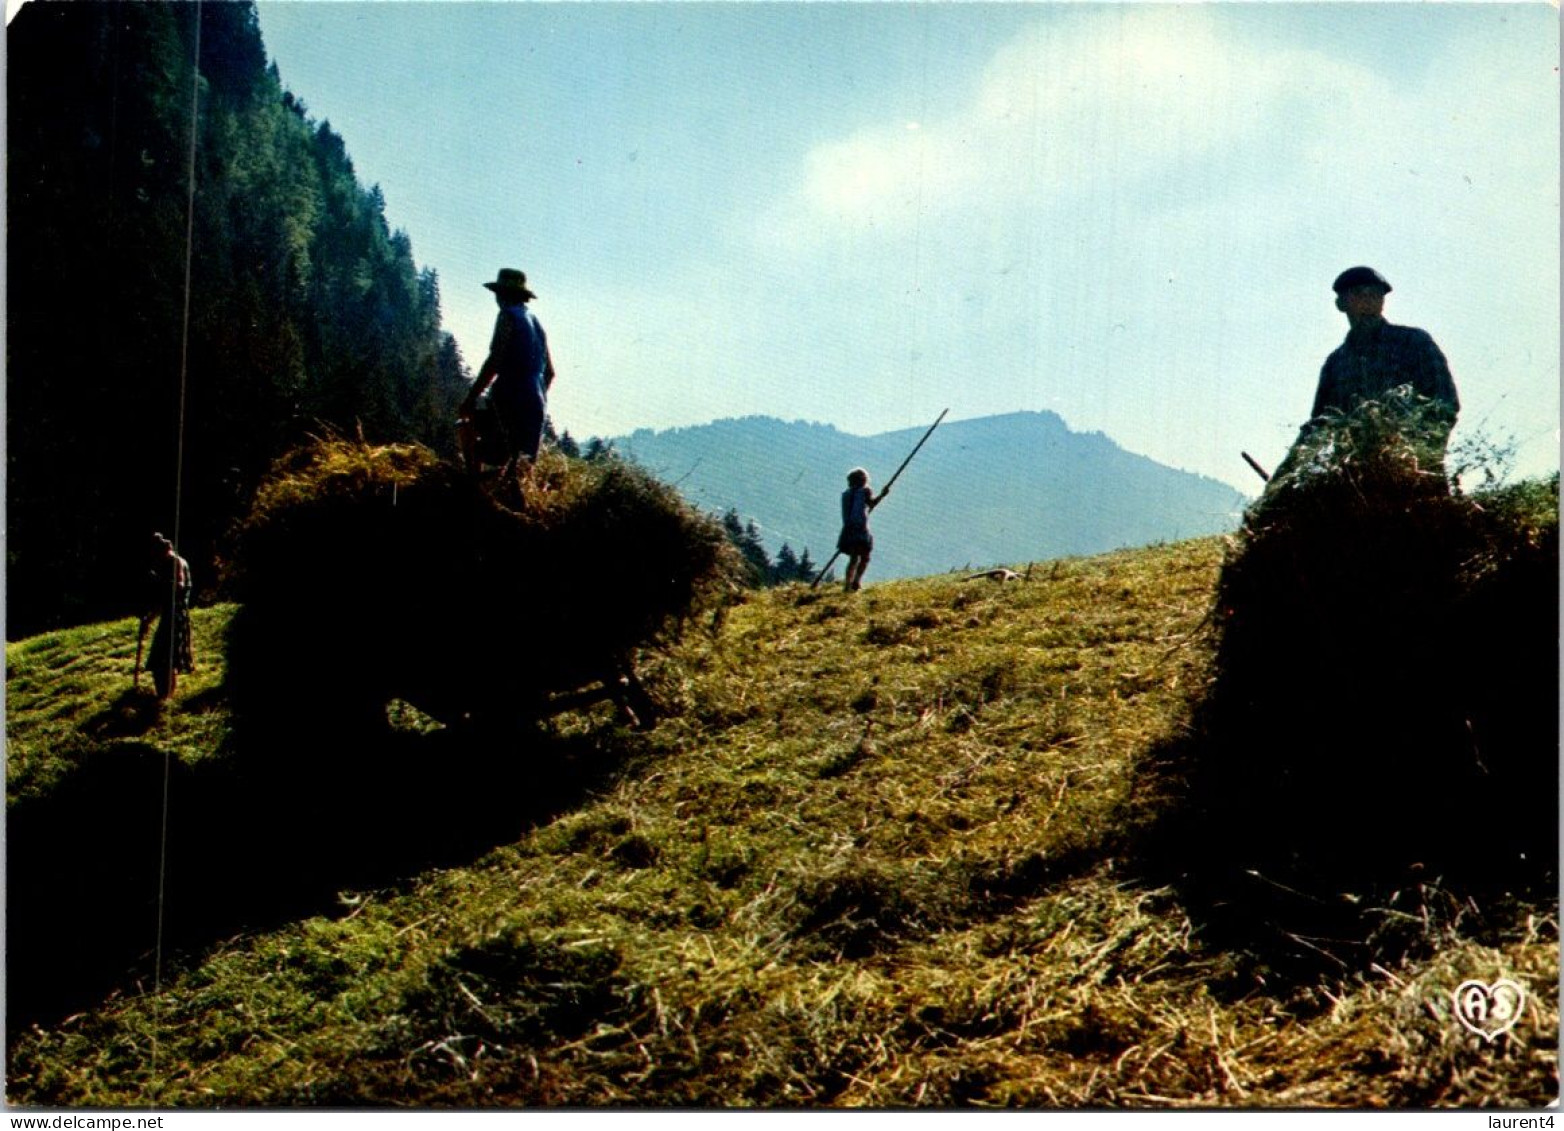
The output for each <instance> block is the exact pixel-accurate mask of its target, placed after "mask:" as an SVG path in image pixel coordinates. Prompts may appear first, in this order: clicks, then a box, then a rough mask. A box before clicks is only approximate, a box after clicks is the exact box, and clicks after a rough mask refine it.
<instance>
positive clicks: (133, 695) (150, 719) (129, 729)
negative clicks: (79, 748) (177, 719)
mask: <svg viewBox="0 0 1564 1131" xmlns="http://www.w3.org/2000/svg"><path fill="white" fill-rule="evenodd" d="M151 685H152V680H151V678H150V677H148V678H147V681H146V685H145V686H144V687H141V688H130V687H127V688H126V689H125V691H124V692H123V693H122V694H121V695H120V696H119V697H118V698H117V699H115V700H114V702H112V703H110V704H109V705H108V707H106V708H104V709H103V710H102V711H99V712H98V713H97V714H96V715H94V716H93V717H92V718H90V719H88V720H87V722H86V723H85V724H84V726H83V728H82V729H83V730H85V731H86V732H87V733H88V734H90V735H91V736H92V737H93V738H97V739H115V738H140V737H141V736H142V735H144V734H146V733H147V732H148V731H149V730H151V729H152V728H153V727H154V726H156V725H157V722H158V719H160V718H161V717H162V715H163V704H162V703H161V702H159V701H158V698H157V695H156V694H155V693H154V692H153V691H152V687H151Z"/></svg>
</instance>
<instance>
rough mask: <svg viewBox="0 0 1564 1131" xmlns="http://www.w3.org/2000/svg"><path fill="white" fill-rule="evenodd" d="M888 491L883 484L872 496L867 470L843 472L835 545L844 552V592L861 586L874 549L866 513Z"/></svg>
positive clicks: (867, 513)
mask: <svg viewBox="0 0 1564 1131" xmlns="http://www.w3.org/2000/svg"><path fill="white" fill-rule="evenodd" d="M890 490H891V489H890V488H889V487H887V488H886V489H885V490H884V491H881V492H880V493H879V495H876V494H875V493H874V492H873V491H871V490H870V489H869V473H868V472H867V471H865V470H864V469H863V468H861V467H855V468H853V469H852V470H851V471H849V472H848V473H847V490H845V491H843V492H842V532H841V534H839V535H838V536H837V539H836V548H837V549H838V550H840V551H841V552H842V553H844V554H846V555H847V576H846V578H845V580H844V582H843V585H844V587H845V588H846V589H847V591H848V592H852V591H854V590H856V589H860V588H862V586H863V574H864V570H866V569H868V568H869V555H870V554H871V553H873V552H874V535H873V534H871V533H869V512H870V511H872V510H873V509H874V508H875V507H877V506H879V505H880V500H881V499H884V498H885V496H886V495H888V494H889V493H890Z"/></svg>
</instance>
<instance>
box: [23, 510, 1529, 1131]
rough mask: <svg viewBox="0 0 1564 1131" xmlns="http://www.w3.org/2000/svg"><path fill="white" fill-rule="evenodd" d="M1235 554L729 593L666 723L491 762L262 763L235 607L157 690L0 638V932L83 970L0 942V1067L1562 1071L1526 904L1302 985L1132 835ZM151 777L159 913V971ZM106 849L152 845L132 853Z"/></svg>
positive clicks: (120, 643)
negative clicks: (3, 1027) (229, 649)
mask: <svg viewBox="0 0 1564 1131" xmlns="http://www.w3.org/2000/svg"><path fill="white" fill-rule="evenodd" d="M1223 554H1224V542H1223V540H1221V539H1202V540H1197V541H1190V542H1181V543H1177V544H1172V545H1162V546H1155V547H1151V548H1147V549H1141V550H1133V551H1122V552H1118V553H1113V554H1107V555H1103V556H1098V557H1092V558H1084V559H1064V560H1057V561H1050V562H1038V563H1031V564H1028V563H1019V564H1018V565H1017V566H1016V568H1017V570H1018V571H1019V572H1020V573H1021V574H1022V579H1021V580H1018V581H1014V582H1009V583H995V582H993V581H989V580H986V579H985V580H967V579H966V578H965V577H964V576H963V575H959V574H953V575H945V576H935V577H927V578H923V579H917V580H903V581H895V582H887V583H881V584H871V585H870V586H869V587H868V588H867V589H865V590H864V591H862V592H861V593H858V594H851V595H850V594H844V593H842V592H840V591H839V590H838V589H835V588H821V589H818V590H811V589H807V588H804V587H801V586H789V587H784V588H781V589H776V590H770V591H764V592H758V593H753V594H746V595H744V596H742V597H741V598H740V599H738V600H736V601H735V603H733V604H731V605H730V606H728V607H726V608H724V609H723V610H721V611H719V612H718V613H717V614H716V615H713V616H705V617H703V618H702V619H701V621H700V622H699V623H692V624H691V625H689V626H688V628H687V630H686V632H685V633H684V635H683V638H682V640H681V641H680V642H678V643H677V644H675V645H673V646H671V647H669V648H667V649H666V650H664V651H661V652H658V653H656V654H648V655H646V656H644V657H643V658H642V663H641V670H642V678H643V680H644V681H645V683H646V685H647V687H648V690H649V691H650V692H651V693H652V694H653V695H654V696H655V698H656V699H657V700H658V702H659V703H660V704H662V705H663V707H664V717H663V718H662V719H661V721H660V722H659V723H658V725H657V726H656V727H654V728H652V729H650V730H645V731H636V730H631V729H627V728H625V727H623V726H621V725H620V724H619V723H618V721H617V719H616V716H615V714H614V711H613V708H612V707H611V706H610V705H607V704H603V705H600V706H598V707H595V708H591V709H586V710H581V711H578V712H574V713H565V714H560V715H557V716H555V717H553V718H552V719H549V720H547V721H545V722H542V723H539V724H536V725H535V726H531V727H528V728H524V729H523V730H521V731H519V732H518V733H517V734H515V735H514V736H513V739H512V740H511V741H509V742H508V743H507V744H506V748H504V749H502V750H495V749H492V748H486V749H484V750H482V751H474V750H471V749H469V748H468V747H467V746H466V745H464V740H463V739H462V737H461V736H460V735H456V734H453V733H451V732H450V731H449V730H448V729H447V728H443V727H440V726H438V725H437V724H435V723H434V722H433V720H430V719H428V718H426V717H424V716H422V715H420V714H419V713H418V712H417V711H416V710H414V709H413V708H411V707H408V706H406V705H405V704H400V703H393V704H392V705H391V707H390V708H389V709H388V711H387V728H386V731H385V733H384V734H383V735H379V736H376V737H374V738H372V739H366V740H365V742H366V745H365V746H364V748H361V749H353V750H347V749H333V748H331V747H330V746H328V745H322V744H319V743H314V744H312V740H311V737H310V734H309V726H310V724H309V720H308V719H303V718H301V719H298V720H296V722H294V723H293V724H291V725H293V726H294V727H295V728H296V739H297V742H296V746H297V747H298V748H295V749H290V750H288V751H287V752H286V756H283V754H284V752H282V751H278V752H277V753H278V757H277V759H276V765H277V766H278V767H279V768H278V770H277V772H276V774H275V775H273V777H285V780H269V779H268V777H267V771H266V768H265V767H266V760H265V759H264V758H259V759H257V758H256V757H254V756H253V755H251V756H248V757H247V758H246V759H244V760H243V761H244V768H243V772H242V774H241V771H240V770H239V769H236V768H235V766H236V765H237V764H238V763H239V761H240V759H238V757H237V756H236V754H235V751H236V750H239V749H241V748H242V743H241V742H240V738H241V737H242V736H238V735H236V734H235V731H234V728H233V726H232V723H231V719H230V717H229V715H228V713H227V705H226V700H225V693H224V688H223V674H224V673H223V670H222V666H223V661H222V655H223V652H222V640H223V637H224V634H225V632H226V630H227V625H228V622H229V619H230V617H231V615H232V613H233V607H232V606H220V607H215V608H211V609H204V610H199V611H197V613H196V614H195V626H196V647H197V660H198V663H199V664H200V668H199V670H198V672H197V673H196V674H195V675H194V676H193V677H189V678H187V680H186V681H185V682H183V683H182V684H181V687H180V690H179V692H178V694H177V695H176V697H175V698H174V700H173V701H172V702H171V703H170V704H168V705H166V706H165V707H164V708H162V709H159V708H158V707H156V706H155V705H154V704H152V703H151V702H149V701H148V699H147V698H146V697H145V696H143V695H140V694H135V693H131V691H130V673H131V668H132V664H133V660H134V653H135V622H134V621H119V622H114V623H110V624H101V625H94V626H89V627H86V628H80V629H74V630H70V631H68V632H60V633H54V634H50V635H48V636H41V637H37V638H34V639H30V640H25V641H21V642H18V643H14V644H11V645H8V647H7V712H8V717H7V763H8V779H7V783H8V790H9V794H8V797H9V800H10V816H11V821H10V830H11V831H10V834H9V835H10V838H11V839H10V842H9V844H8V848H9V852H8V859H9V865H8V867H9V870H10V871H9V876H8V891H9V892H10V893H11V895H10V900H11V903H10V907H11V913H10V919H9V921H10V931H11V933H12V934H11V938H12V939H13V940H17V939H18V938H19V936H25V935H26V934H28V933H32V934H34V935H35V936H36V935H40V934H41V935H44V936H48V937H50V938H53V939H57V938H58V937H59V936H60V935H61V934H62V933H63V932H66V931H69V932H83V933H85V934H87V935H89V936H91V941H90V942H89V943H82V944H81V945H80V946H79V947H78V958H79V959H80V960H81V961H82V962H85V963H86V964H87V967H89V968H91V969H93V970H94V971H96V977H97V981H96V982H93V983H91V984H92V986H96V987H97V988H96V989H91V990H90V992H88V990H84V989H81V988H80V987H81V984H82V983H81V981H80V979H79V978H78V977H77V975H76V974H74V973H73V971H74V970H76V969H78V968H79V967H77V966H73V967H67V966H66V965H65V964H63V963H55V964H54V965H53V966H51V965H50V962H51V959H50V956H49V954H48V953H47V952H48V950H49V947H47V946H44V945H36V946H32V947H30V948H29V947H26V946H24V947H23V948H22V952H23V953H22V958H21V959H20V960H19V959H18V948H17V947H16V946H15V945H13V946H12V947H11V948H10V952H11V955H12V957H11V960H10V969H8V971H7V977H8V991H9V992H10V993H11V994H13V995H14V993H15V992H16V989H17V987H19V986H20V985H22V984H24V983H31V982H32V981H33V980H35V979H36V978H39V977H41V978H42V980H43V982H44V983H45V984H46V989H45V991H44V992H42V993H40V994H38V995H35V997H34V999H32V1000H31V1002H30V1008H31V1024H18V1023H17V1022H16V1020H15V1013H14V1010H13V1020H12V1023H11V1024H10V1025H9V1027H8V1031H9V1041H10V1044H9V1048H8V1073H7V1077H8V1084H7V1087H8V1096H7V1098H8V1100H9V1102H11V1103H12V1104H21V1105H93V1106H122V1105H130V1106H134V1105H149V1104H159V1105H172V1106H224V1107H246V1106H268V1107H275V1106H292V1105H333V1106H356V1105H375V1106H412V1107H443V1106H452V1107H508V1106H556V1105H570V1106H588V1107H595V1106H611V1105H629V1106H636V1107H662V1106H672V1105H678V1106H701V1107H708V1106H710V1107H715V1106H731V1107H748V1106H773V1107H774V1106H788V1107H798V1106H803V1107H817V1106H832V1107H862V1106H874V1107H950V1106H965V1105H975V1106H988V1105H993V1106H1004V1107H1137V1108H1187V1107H1273V1106H1287V1107H1313V1106H1351V1107H1409V1106H1412V1107H1424V1106H1435V1107H1443V1106H1538V1105H1542V1104H1545V1103H1548V1102H1550V1101H1553V1100H1555V1099H1556V1098H1557V1096H1558V1075H1557V1064H1558V1047H1557V1034H1558V1028H1559V1024H1558V1023H1559V1017H1558V999H1557V988H1556V987H1557V984H1558V953H1559V943H1558V918H1557V903H1556V900H1554V899H1553V898H1551V897H1550V896H1549V895H1547V894H1540V895H1539V894H1535V893H1533V894H1527V893H1525V892H1517V893H1514V894H1513V895H1512V896H1511V897H1509V898H1507V899H1506V900H1505V901H1504V902H1503V904H1502V907H1500V906H1498V905H1495V906H1491V907H1478V906H1476V905H1475V904H1474V906H1473V907H1472V908H1471V912H1470V914H1469V915H1468V916H1467V917H1466V919H1465V920H1464V923H1465V924H1466V925H1465V927H1464V928H1463V929H1462V930H1460V931H1456V932H1453V933H1447V934H1445V935H1441V936H1440V937H1439V939H1438V940H1437V945H1429V946H1423V947H1411V948H1403V949H1402V950H1401V951H1400V952H1397V953H1394V954H1392V953H1389V952H1387V953H1385V954H1383V955H1381V956H1380V957H1379V959H1378V960H1376V961H1373V962H1371V963H1367V964H1364V965H1362V966H1360V967H1355V968H1351V969H1344V968H1335V967H1330V966H1329V965H1327V967H1326V968H1324V969H1322V970H1321V971H1319V972H1317V973H1313V974H1310V975H1308V976H1304V975H1301V974H1299V973H1298V972H1297V971H1296V970H1292V969H1288V970H1282V969H1280V968H1277V967H1274V966H1273V965H1272V964H1270V963H1269V962H1268V960H1267V955H1266V954H1265V952H1264V950H1263V949H1262V948H1256V947H1252V946H1243V945H1237V944H1234V943H1233V942H1231V941H1226V942H1223V943H1220V944H1219V943H1218V942H1217V941H1216V940H1215V938H1213V937H1211V933H1210V932H1208V931H1207V930H1205V927H1206V923H1205V921H1204V919H1203V916H1202V913H1201V912H1200V911H1199V909H1198V908H1197V907H1195V906H1194V905H1192V904H1190V903H1188V901H1186V900H1184V899H1183V898H1181V895H1180V888H1179V886H1178V885H1177V884H1176V883H1173V882H1168V881H1167V879H1166V872H1167V868H1166V867H1160V868H1159V867H1158V864H1159V861H1157V860H1154V859H1148V858H1147V857H1148V853H1147V850H1146V848H1145V845H1146V844H1147V843H1153V842H1149V841H1147V840H1146V839H1145V834H1146V833H1147V832H1148V830H1150V829H1151V828H1152V826H1153V825H1155V824H1156V822H1157V821H1158V819H1159V818H1160V817H1161V816H1162V815H1163V813H1164V811H1165V810H1166V809H1167V807H1168V806H1169V805H1170V804H1172V803H1173V800H1174V798H1173V793H1172V792H1170V788H1171V787H1170V785H1169V782H1168V780H1167V778H1166V775H1159V774H1157V773H1154V772H1149V768H1150V767H1152V766H1153V765H1154V764H1155V763H1156V762H1157V760H1158V759H1159V757H1161V754H1162V752H1163V751H1165V750H1166V749H1168V748H1169V747H1171V746H1175V745H1176V744H1178V743H1179V742H1180V741H1182V740H1185V739H1187V738H1188V737H1189V734H1190V730H1191V726H1192V719H1193V718H1194V715H1195V709H1196V706H1197V705H1198V704H1199V702H1200V701H1201V699H1202V697H1203V696H1204V695H1205V693H1206V691H1207V689H1208V687H1209V686H1210V683H1211V680H1212V678H1213V670H1212V666H1213V656H1214V652H1213V648H1214V641H1213V637H1214V633H1213V630H1212V618H1211V612H1212V603H1213V593H1214V590H1215V586H1216V583H1217V577H1218V572H1219V570H1220V568H1221V564H1222V560H1223ZM870 576H871V580H872V576H873V575H872V572H871V575H870ZM313 645H314V646H318V647H330V646H331V641H330V640H319V641H315V642H313ZM543 646H546V644H544V645H543ZM143 682H144V683H145V680H143ZM276 710H277V712H278V713H279V716H280V717H284V718H285V717H286V712H287V710H288V704H287V703H286V702H280V703H278V704H277V705H276ZM1278 725H1279V726H1281V725H1285V723H1284V722H1283V721H1280V720H1279V721H1278ZM300 749H303V750H305V751H306V752H307V753H308V755H309V758H308V760H306V759H304V758H301V756H300ZM1263 754H1264V752H1263V751H1257V752H1256V756H1257V757H1263ZM165 767H166V768H167V769H168V773H169V780H170V781H171V782H172V783H173V787H174V788H173V789H172V790H171V791H170V793H169V797H170V801H169V810H168V817H167V820H168V823H169V827H170V829H171V830H172V833H171V835H170V837H169V839H168V841H167V842H166V843H167V844H168V845H169V846H170V847H169V850H168V857H167V875H168V877H169V881H168V883H167V886H166V891H165V895H166V900H167V903H166V905H165V907H164V909H163V910H164V914H163V921H164V922H165V924H176V925H177V929H176V928H175V927H165V930H166V932H167V934H166V936H165V938H164V941H163V944H162V947H161V949H162V954H161V961H159V960H158V958H159V956H158V953H157V951H158V949H159V942H158V935H157V924H158V921H159V919H158V915H157V910H158V909H157V893H158V890H159V878H158V877H159V871H158V868H157V867H156V861H157V859H158V854H157V852H156V851H153V849H154V848H155V847H156V845H157V844H160V843H163V842H162V841H161V838H160V835H159V826H160V822H162V820H163V816H162V813H161V805H160V803H159V798H160V797H161V796H162V794H161V789H162V786H161V784H160V783H161V782H162V781H163V775H164V771H165ZM343 767H347V769H344V768H343ZM232 777H242V779H243V781H242V787H234V786H233V785H232V784H231V782H230V780H229V779H230V778H232ZM94 781H96V782H97V783H98V784H97V785H96V786H94V785H93V783H94ZM137 799H140V800H137ZM295 803H296V804H295ZM1387 804H1391V805H1393V804H1395V801H1394V799H1390V800H1389V801H1388V802H1387ZM28 813H34V814H42V815H43V816H45V817H47V818H48V819H47V821H31V823H29V821H28V820H22V821H21V822H19V820H18V816H19V815H21V816H22V817H23V818H26V817H27V814H28ZM35 828H47V829H48V830H49V832H48V834H47V835H45V834H42V833H40V834H37V835H36V836H35V837H34V839H30V840H28V841H27V842H25V843H23V842H21V841H19V840H18V837H19V836H21V835H24V834H26V833H27V830H29V829H35ZM73 830H74V831H73ZM29 835H30V834H29ZM1351 835H1352V832H1351V830H1349V829H1343V830H1342V836H1344V837H1346V836H1351ZM76 836H91V837H96V838H97V839H96V840H95V841H94V844H96V845H98V846H99V847H100V848H101V851H94V852H92V853H90V854H86V853H83V854H82V856H81V860H80V861H78V863H79V864H80V865H81V866H82V867H86V868H87V869H88V870H89V871H93V870H96V871H93V876H95V877H96V879H93V878H91V877H89V878H88V879H84V880H79V883H80V887H78V888H77V889H76V891H77V893H78V895H80V894H81V893H83V892H85V893H86V895H85V899H86V900H87V902H86V903H85V904H82V905H78V906H76V907H75V913H74V914H72V915H71V917H70V919H69V921H68V925H67V923H62V922H60V921H57V920H54V919H51V918H48V917H46V916H44V915H42V914H39V915H36V916H35V915H31V914H30V915H25V916H24V917H22V918H20V919H19V918H18V914H17V912H18V909H19V901H27V900H31V901H32V902H30V903H25V906H24V908H23V909H24V910H25V909H26V908H35V907H43V908H47V907H50V906H57V905H58V899H57V897H56V896H55V895H53V894H51V893H50V892H48V891H44V890H38V889H40V885H38V884H31V883H29V880H28V877H29V876H30V875H32V874H34V873H35V872H38V871H39V870H43V871H47V869H48V866H49V861H50V859H51V856H52V855H53V854H55V853H58V852H62V851H65V848H64V845H65V844H66V843H67V842H69V841H70V840H71V839H72V838H73V837H76ZM127 838H128V839H133V840H135V841H136V843H137V844H138V845H144V846H149V847H147V848H146V850H145V851H140V852H139V853H123V854H121V853H115V852H114V851H112V848H113V846H114V845H115V844H119V843H122V842H123V841H125V840H126V839H127ZM366 846H368V847H366ZM1160 863H1161V864H1163V865H1165V864H1166V863H1167V862H1166V861H1165V860H1164V861H1161V862H1160ZM192 876H194V878H192ZM111 892H113V893H115V894H114V895H113V897H112V898H113V900H114V901H115V902H114V904H113V906H114V908H115V911H114V913H113V914H112V915H109V914H105V915H102V916H98V915H95V914H94V908H95V906H97V905H96V903H95V902H93V901H95V900H97V899H100V898H101V899H104V900H108V899H109V898H110V894H109V893H111ZM51 900H53V901H54V902H51ZM176 904H177V906H176ZM1262 913H1263V912H1260V911H1257V912H1256V914H1257V915H1258V914H1262ZM92 947H97V948H98V951H106V952H107V954H106V957H105V956H104V955H103V954H101V953H98V952H94V954H97V957H96V958H94V954H89V953H88V950H89V949H91V948H92ZM19 961H20V962H23V963H25V962H32V963H35V964H37V965H36V968H29V967H28V966H27V965H19ZM1501 976H1505V977H1509V978H1511V979H1514V980H1516V981H1518V982H1520V983H1522V984H1523V985H1524V986H1525V987H1527V989H1528V991H1529V993H1528V998H1527V1002H1526V1006H1525V1010H1524V1014H1523V1016H1521V1017H1520V1018H1519V1020H1518V1023H1517V1024H1516V1025H1515V1026H1514V1028H1513V1029H1512V1030H1511V1031H1509V1032H1508V1033H1506V1034H1504V1035H1502V1036H1499V1037H1498V1038H1497V1039H1495V1040H1493V1041H1488V1040H1485V1039H1484V1038H1482V1037H1479V1036H1477V1035H1475V1034H1473V1033H1472V1032H1469V1031H1467V1030H1466V1029H1464V1028H1462V1027H1461V1026H1460V1025H1459V1024H1458V1023H1457V1021H1456V1019H1455V1017H1454V1016H1453V1012H1452V1001H1451V996H1450V995H1451V992H1452V991H1453V990H1454V989H1455V988H1456V986H1457V985H1459V984H1460V983H1462V982H1464V981H1467V980H1473V979H1475V980H1480V981H1484V982H1487V981H1490V980H1492V979H1495V978H1498V977H1501ZM73 983H74V984H76V985H77V988H78V991H79V992H77V993H76V994H75V995H74V996H73V994H72V992H71V985H72V984H73ZM47 987H54V989H55V991H56V992H52V993H51V992H49V991H48V988H47Z"/></svg>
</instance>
